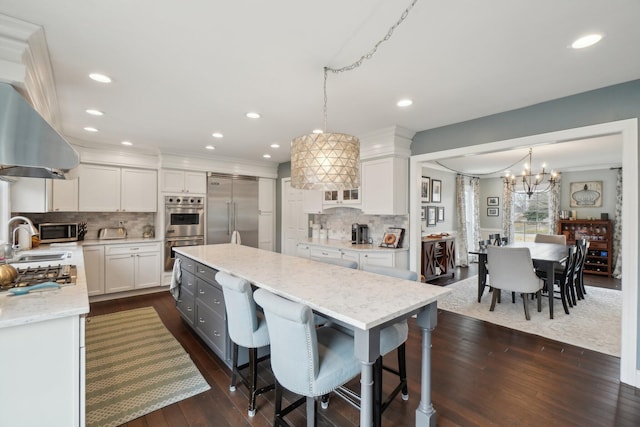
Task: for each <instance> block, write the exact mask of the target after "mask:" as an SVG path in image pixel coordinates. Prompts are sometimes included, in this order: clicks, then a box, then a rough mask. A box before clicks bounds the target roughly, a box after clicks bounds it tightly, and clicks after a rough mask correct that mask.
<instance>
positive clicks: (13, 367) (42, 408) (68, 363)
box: [0, 244, 89, 427]
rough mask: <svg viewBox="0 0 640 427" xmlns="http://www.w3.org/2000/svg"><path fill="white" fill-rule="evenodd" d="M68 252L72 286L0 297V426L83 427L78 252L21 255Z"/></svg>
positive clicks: (71, 248)
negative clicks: (74, 275)
mask: <svg viewBox="0 0 640 427" xmlns="http://www.w3.org/2000/svg"><path fill="white" fill-rule="evenodd" d="M62 251H68V252H69V253H70V255H71V256H70V257H69V258H65V259H64V260H62V261H56V262H52V261H43V262H32V263H20V264H14V266H15V267H17V268H25V267H36V266H42V265H44V266H47V265H49V264H58V263H60V264H72V265H75V266H76V268H77V278H76V284H75V285H68V286H63V287H61V288H60V289H48V290H44V291H41V292H33V293H29V294H26V295H20V296H12V295H10V294H9V292H8V291H3V292H1V293H0V343H2V349H3V351H2V352H0V378H1V380H0V426H24V427H27V426H29V427H30V426H33V427H36V426H37V427H40V426H45V425H46V426H83V425H84V422H85V420H84V418H85V416H84V321H85V319H84V316H85V315H86V314H87V313H88V312H89V299H88V297H87V288H86V280H85V274H84V262H83V256H82V247H81V246H79V245H68V244H65V245H64V246H58V247H56V246H53V247H46V246H43V247H41V248H38V249H34V250H31V251H28V252H26V251H25V252H21V254H25V253H33V254H43V253H51V252H62Z"/></svg>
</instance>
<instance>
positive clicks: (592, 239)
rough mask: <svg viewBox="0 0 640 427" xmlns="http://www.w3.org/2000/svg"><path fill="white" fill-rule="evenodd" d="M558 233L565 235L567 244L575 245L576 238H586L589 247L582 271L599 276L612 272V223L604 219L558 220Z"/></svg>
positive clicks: (608, 274)
mask: <svg viewBox="0 0 640 427" xmlns="http://www.w3.org/2000/svg"><path fill="white" fill-rule="evenodd" d="M558 234H564V235H565V236H566V237H567V244H568V245H575V243H576V240H578V239H582V238H584V239H587V240H588V241H589V249H588V251H587V259H586V260H585V263H584V272H585V273H588V274H596V275H600V276H611V274H612V273H613V225H612V222H611V221H608V220H607V221H605V220H599V221H598V220H594V221H587V220H581V219H577V220H560V221H559V223H558Z"/></svg>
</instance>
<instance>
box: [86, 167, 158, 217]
mask: <svg viewBox="0 0 640 427" xmlns="http://www.w3.org/2000/svg"><path fill="white" fill-rule="evenodd" d="M78 176H79V179H80V182H79V191H78V209H79V210H80V211H82V212H96V211H98V212H120V211H123V212H124V211H127V212H156V211H157V209H158V207H157V197H158V195H157V172H156V171H155V170H151V169H130V168H119V167H115V166H102V165H91V164H81V165H80V166H79V167H78Z"/></svg>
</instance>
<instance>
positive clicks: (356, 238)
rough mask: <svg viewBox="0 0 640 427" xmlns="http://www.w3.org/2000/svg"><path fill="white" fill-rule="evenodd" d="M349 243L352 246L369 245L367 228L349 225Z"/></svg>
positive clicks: (363, 225)
mask: <svg viewBox="0 0 640 427" xmlns="http://www.w3.org/2000/svg"><path fill="white" fill-rule="evenodd" d="M351 243H353V244H354V245H359V244H366V243H369V226H368V225H366V224H358V223H354V224H351Z"/></svg>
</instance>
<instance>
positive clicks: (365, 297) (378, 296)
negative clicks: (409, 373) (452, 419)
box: [175, 243, 450, 427]
mask: <svg viewBox="0 0 640 427" xmlns="http://www.w3.org/2000/svg"><path fill="white" fill-rule="evenodd" d="M175 251H176V252H178V253H180V254H182V255H184V256H187V257H189V258H191V259H194V260H195V261H197V262H200V263H203V264H205V265H208V266H209V267H211V268H214V269H216V270H218V271H224V272H226V273H229V274H232V275H235V276H237V277H241V278H243V279H246V280H247V281H249V282H250V283H251V284H252V285H253V286H255V287H258V288H263V289H266V290H267V291H269V292H273V293H274V294H276V295H279V296H281V297H284V298H287V299H289V300H292V301H295V302H299V303H302V304H305V305H307V306H309V307H310V308H311V309H312V310H313V311H314V312H316V313H318V314H320V315H322V316H324V317H327V318H330V319H332V320H334V321H336V322H337V323H339V324H341V325H343V326H347V327H349V328H351V329H352V330H353V331H354V353H355V355H356V357H357V358H358V360H359V361H360V363H361V378H360V396H361V401H360V426H369V427H370V426H372V425H373V409H374V407H373V404H374V403H373V386H374V384H373V364H374V362H375V361H376V360H377V359H378V357H379V356H380V330H381V329H382V328H384V327H386V326H389V325H392V324H394V323H395V322H398V321H401V320H404V319H407V318H409V317H411V316H414V315H415V316H416V321H417V324H418V326H419V327H420V328H421V330H422V333H421V335H422V354H421V373H420V384H421V385H420V402H419V404H418V407H417V409H416V413H415V414H416V416H415V425H416V426H419V427H426V426H435V425H436V411H435V409H434V407H433V404H432V402H431V334H432V331H433V330H434V329H435V327H436V324H437V300H438V298H440V297H442V296H443V295H445V294H447V293H449V292H450V290H449V289H446V288H445V287H440V286H434V285H429V284H426V283H420V282H417V281H415V282H414V281H409V280H403V279H397V278H393V277H388V276H383V275H380V274H374V273H369V272H365V271H362V270H357V269H348V268H344V267H340V266H337V265H332V264H327V263H322V262H318V261H314V260H311V259H308V258H302V257H295V256H289V255H284V254H280V253H276V252H271V251H267V250H262V249H257V248H252V247H248V246H243V245H238V244H230V243H227V244H214V245H202V246H185V247H180V248H176V249H175ZM312 422H313V420H307V424H308V425H311V424H310V423H312Z"/></svg>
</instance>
